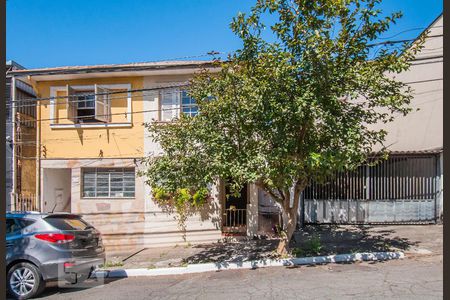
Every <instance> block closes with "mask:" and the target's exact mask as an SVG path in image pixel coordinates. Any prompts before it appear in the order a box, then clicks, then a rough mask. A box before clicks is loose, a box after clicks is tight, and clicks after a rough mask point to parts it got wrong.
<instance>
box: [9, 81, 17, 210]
mask: <svg viewBox="0 0 450 300" xmlns="http://www.w3.org/2000/svg"><path fill="white" fill-rule="evenodd" d="M11 99H12V101H11V104H12V107H11V108H12V109H11V122H12V144H13V147H12V159H13V161H12V191H11V195H10V197H11V211H15V210H16V198H17V196H16V187H17V178H16V177H17V174H16V163H17V159H16V152H17V151H16V145H17V144H16V77H15V76H12V77H11Z"/></svg>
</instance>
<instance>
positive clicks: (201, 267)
mask: <svg viewBox="0 0 450 300" xmlns="http://www.w3.org/2000/svg"><path fill="white" fill-rule="evenodd" d="M404 257H405V254H404V253H403V252H368V253H353V254H337V255H328V256H314V257H300V258H289V259H263V260H251V261H244V262H218V263H204V264H192V265H187V266H186V267H173V268H157V269H145V268H141V269H117V270H97V271H96V272H95V273H94V275H93V277H95V278H126V277H135V276H161V275H181V274H191V273H202V272H212V271H221V270H236V269H256V268H265V267H282V266H286V267H287V266H296V265H316V264H327V263H343V262H355V261H384V260H391V259H402V258H404Z"/></svg>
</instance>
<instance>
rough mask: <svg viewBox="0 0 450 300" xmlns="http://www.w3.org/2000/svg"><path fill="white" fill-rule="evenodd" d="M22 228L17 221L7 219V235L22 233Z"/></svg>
mask: <svg viewBox="0 0 450 300" xmlns="http://www.w3.org/2000/svg"><path fill="white" fill-rule="evenodd" d="M20 229H21V227H20V225H19V224H17V222H16V220H15V219H13V218H7V219H6V234H12V233H14V232H17V231H20Z"/></svg>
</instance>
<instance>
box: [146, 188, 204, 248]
mask: <svg viewBox="0 0 450 300" xmlns="http://www.w3.org/2000/svg"><path fill="white" fill-rule="evenodd" d="M152 191H153V199H154V201H155V202H156V203H158V204H159V205H161V206H162V207H165V208H169V209H168V210H169V211H172V210H175V212H176V213H177V221H178V227H179V229H180V230H181V231H182V232H183V239H184V240H186V220H187V217H188V215H189V212H190V210H192V209H199V208H201V207H202V206H203V205H204V204H205V203H206V202H207V200H208V198H209V191H208V189H207V188H199V189H198V190H196V191H194V192H193V191H191V190H189V189H186V188H179V189H177V190H175V191H173V192H169V191H168V190H166V189H164V188H162V187H158V186H154V187H153V188H152Z"/></svg>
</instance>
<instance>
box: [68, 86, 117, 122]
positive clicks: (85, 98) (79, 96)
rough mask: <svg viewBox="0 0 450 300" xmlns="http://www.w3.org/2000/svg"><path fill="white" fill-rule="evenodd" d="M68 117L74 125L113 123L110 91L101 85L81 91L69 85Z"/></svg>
mask: <svg viewBox="0 0 450 300" xmlns="http://www.w3.org/2000/svg"><path fill="white" fill-rule="evenodd" d="M67 96H68V98H67V117H68V119H69V120H72V121H73V122H74V123H84V122H104V123H108V122H111V97H110V91H109V90H108V89H106V88H103V87H101V86H99V85H94V86H93V89H92V90H84V91H79V90H75V89H74V88H73V87H71V86H69V85H67Z"/></svg>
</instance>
